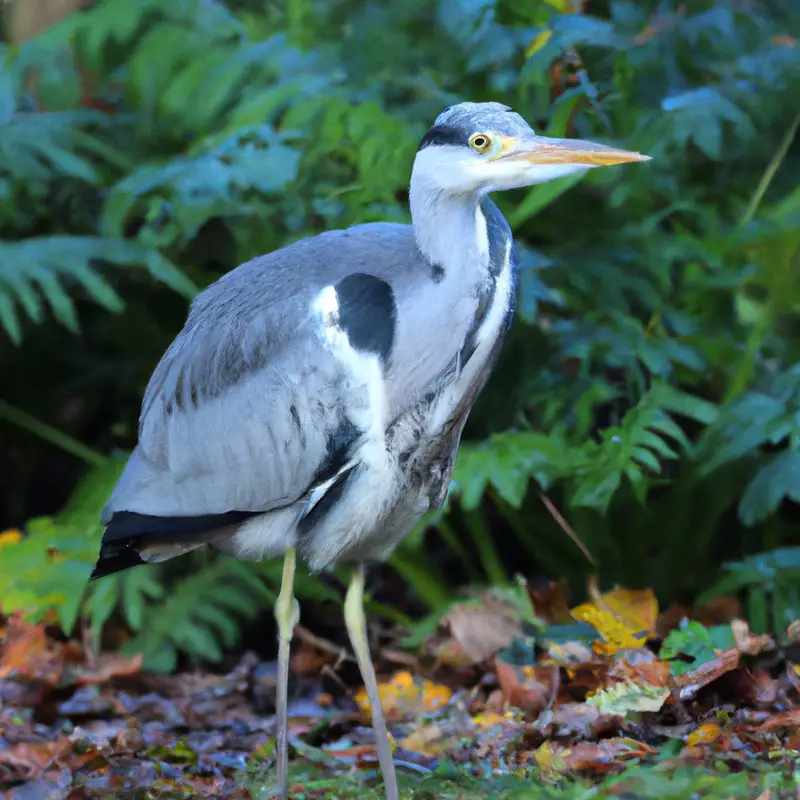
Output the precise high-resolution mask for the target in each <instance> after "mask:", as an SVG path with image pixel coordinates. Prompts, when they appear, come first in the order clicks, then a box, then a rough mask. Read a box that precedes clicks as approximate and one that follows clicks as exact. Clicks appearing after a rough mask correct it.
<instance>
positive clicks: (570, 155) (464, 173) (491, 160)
mask: <svg viewBox="0 0 800 800" xmlns="http://www.w3.org/2000/svg"><path fill="white" fill-rule="evenodd" d="M649 158H650V157H649V156H644V155H642V154H641V153H634V152H631V151H628V150H618V149H616V148H614V147H606V146H605V145H602V144H595V143H594V142H586V141H583V140H581V139H552V138H548V137H547V136H537V135H536V134H535V133H534V131H533V128H531V126H530V125H528V123H527V122H525V120H524V119H523V118H522V117H521V116H520V115H519V114H516V113H514V112H513V111H512V110H511V109H510V108H508V106H504V105H501V104H500V103H459V104H458V105H455V106H450V108H448V109H446V110H445V111H443V112H442V113H441V114H440V115H439V116H438V118H437V119H436V122H435V123H434V124H433V127H432V128H431V129H430V130H429V131H428V132H427V133H426V134H425V136H424V137H423V139H422V141H421V142H420V145H419V150H418V151H417V157H416V159H415V161H414V174H415V176H417V177H418V178H424V179H425V182H426V183H428V184H429V185H431V184H433V185H434V186H436V188H437V189H439V190H441V191H444V192H447V193H452V194H461V193H464V192H476V191H477V192H493V191H500V190H503V189H517V188H519V187H521V186H531V185H532V184H535V183H544V182H545V181H550V180H553V179H554V178H560V177H562V176H564V175H569V174H571V173H573V172H581V171H582V170H586V169H591V168H592V167H604V166H611V165H613V164H625V163H627V162H630V161H648V160H649Z"/></svg>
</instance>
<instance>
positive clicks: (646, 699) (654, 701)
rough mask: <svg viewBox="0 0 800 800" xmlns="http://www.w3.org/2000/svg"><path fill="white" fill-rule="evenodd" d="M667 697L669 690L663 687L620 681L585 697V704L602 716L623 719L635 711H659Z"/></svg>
mask: <svg viewBox="0 0 800 800" xmlns="http://www.w3.org/2000/svg"><path fill="white" fill-rule="evenodd" d="M669 695H670V690H669V689H668V688H665V687H663V686H652V685H651V684H649V683H644V684H638V683H634V682H633V681H622V682H620V683H616V684H614V685H613V686H609V687H608V688H607V689H600V690H599V691H597V692H595V693H594V694H592V695H590V696H589V697H587V698H586V702H587V703H589V704H590V705H593V706H597V708H598V710H599V711H600V712H601V713H603V714H619V715H620V716H623V717H624V716H625V715H626V714H630V713H632V712H635V711H659V710H660V709H661V706H663V705H664V703H665V702H666V700H667V698H668V697H669Z"/></svg>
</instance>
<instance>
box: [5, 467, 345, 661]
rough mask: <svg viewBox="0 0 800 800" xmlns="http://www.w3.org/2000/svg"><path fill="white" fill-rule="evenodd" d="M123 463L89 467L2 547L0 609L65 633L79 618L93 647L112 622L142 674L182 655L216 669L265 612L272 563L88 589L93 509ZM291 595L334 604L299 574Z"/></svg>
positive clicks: (207, 563) (211, 565) (116, 578)
mask: <svg viewBox="0 0 800 800" xmlns="http://www.w3.org/2000/svg"><path fill="white" fill-rule="evenodd" d="M123 464H124V460H109V461H108V462H107V463H105V464H103V465H101V466H99V467H95V468H94V469H92V470H91V471H90V472H89V473H88V474H87V475H86V477H85V478H84V479H83V481H82V482H81V483H80V484H79V485H78V487H77V489H76V490H75V492H74V494H73V495H72V497H71V499H70V502H69V504H68V505H67V506H66V507H65V508H64V509H63V510H62V511H61V512H60V513H59V514H57V515H55V516H53V517H41V518H39V519H35V520H31V522H30V523H29V524H28V526H27V536H26V537H24V538H22V539H21V540H20V541H19V542H16V543H5V544H4V545H3V547H2V563H1V564H0V597H1V598H2V609H3V612H4V613H5V614H10V613H13V612H15V611H23V612H25V613H26V614H28V615H29V616H30V617H31V618H32V619H46V620H48V621H52V622H56V623H57V624H58V625H59V626H60V627H61V628H62V630H63V631H64V632H65V633H67V634H69V633H72V632H73V631H74V629H75V626H76V624H77V623H78V622H79V620H81V619H83V620H84V621H85V623H86V624H87V625H88V626H89V629H90V631H91V635H92V639H93V642H94V645H95V647H99V646H100V643H101V636H102V633H103V628H104V625H105V624H106V623H107V622H108V621H109V620H110V619H112V618H113V617H114V615H119V618H120V621H121V622H124V624H125V626H126V627H127V628H128V630H129V631H130V632H131V633H132V636H131V638H129V639H128V640H127V641H126V642H125V644H124V646H123V647H122V650H123V652H125V653H127V654H129V655H133V654H134V653H141V654H142V655H143V656H144V664H145V666H146V667H147V668H148V669H152V670H156V671H169V670H172V669H174V667H175V665H176V661H177V657H178V655H179V654H180V653H182V654H185V655H187V656H189V657H191V658H195V659H199V660H203V661H210V662H217V661H219V660H220V659H221V658H222V656H223V653H224V649H225V648H232V647H233V646H234V645H236V644H237V642H238V640H239V637H240V634H241V631H242V627H243V624H244V623H246V622H248V621H252V620H253V619H254V618H255V617H256V616H257V614H258V613H259V612H260V611H262V612H268V611H269V610H270V609H271V607H272V603H273V602H274V600H275V596H276V594H275V592H274V591H273V590H272V589H271V588H270V587H271V586H275V585H276V579H278V576H277V575H276V574H275V572H276V570H275V566H277V567H280V565H279V564H278V565H275V564H267V565H262V564H243V563H240V562H238V561H236V560H235V559H233V558H223V557H219V558H214V559H211V560H209V559H203V560H198V559H195V561H194V567H195V569H194V570H191V571H189V573H188V574H187V575H186V576H185V577H181V576H176V575H175V572H174V571H171V572H170V571H168V570H167V568H166V567H165V566H164V565H149V566H145V567H139V568H137V569H132V570H128V571H125V572H121V573H116V574H114V575H110V576H107V577H105V578H103V579H102V580H99V581H96V582H93V583H91V584H88V585H87V581H88V579H89V575H90V573H91V571H92V567H93V566H94V563H95V561H96V559H97V551H98V543H99V541H100V537H101V535H102V532H103V529H102V526H101V525H100V522H99V519H100V510H101V508H102V506H103V505H104V504H105V502H106V500H107V498H108V495H109V493H110V491H111V489H112V488H113V486H114V484H115V483H116V480H117V478H118V477H119V475H120V471H121V468H122V465H123ZM297 593H298V595H299V596H300V597H301V598H308V599H313V600H315V601H317V602H320V601H324V600H330V599H338V595H336V594H335V593H334V592H333V591H331V590H327V589H325V587H322V586H319V585H318V583H317V582H316V581H312V580H310V579H309V577H308V576H307V575H306V574H302V575H300V576H298V581H297Z"/></svg>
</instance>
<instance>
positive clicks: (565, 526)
mask: <svg viewBox="0 0 800 800" xmlns="http://www.w3.org/2000/svg"><path fill="white" fill-rule="evenodd" d="M539 499H540V500H541V501H542V502H543V503H544V505H545V508H546V509H547V510H548V511H549V512H550V514H551V515H552V517H553V519H554V520H555V521H556V522H557V523H558V524H559V526H560V527H561V530H562V531H564V533H566V534H567V536H569V538H570V539H572V541H573V542H574V543H575V544H576V545H577V547H578V549H579V550H580V551H581V553H583V554H584V555H585V556H586V560H587V561H588V562H589V563H590V564H591V565H592V566H593V567H596V566H597V564H596V563H595V560H594V558H593V557H592V554H591V553H590V552H589V549H588V548H587V547H586V545H585V544H584V543H583V542H582V541H581V540H580V538H579V537H578V534H577V533H575V531H574V530H572V528H571V527H570V524H569V523H568V522H567V521H566V520H565V519H564V517H563V516H562V515H561V512H560V511H559V510H558V509H557V508H556V507H555V504H554V503H553V501H552V500H551V499H550V498H549V497H548V496H547V495H546V494H545V493H544V492H541V491H540V492H539Z"/></svg>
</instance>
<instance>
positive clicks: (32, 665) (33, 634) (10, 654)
mask: <svg viewBox="0 0 800 800" xmlns="http://www.w3.org/2000/svg"><path fill="white" fill-rule="evenodd" d="M62 671H63V660H62V652H61V649H60V648H59V647H57V646H55V645H54V644H53V643H52V642H50V640H49V639H48V638H47V633H46V632H45V626H44V625H43V624H42V623H38V624H34V623H32V622H27V621H26V620H24V619H23V618H22V616H21V615H20V614H14V615H13V616H12V617H11V620H10V622H9V624H8V627H7V628H6V633H5V639H4V642H3V652H2V655H1V656H0V679H2V678H6V677H8V676H9V675H12V674H14V675H17V676H18V677H20V678H23V679H25V680H31V681H38V682H41V683H44V684H46V685H48V686H55V685H56V684H57V683H58V682H59V680H60V679H61V673H62Z"/></svg>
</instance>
